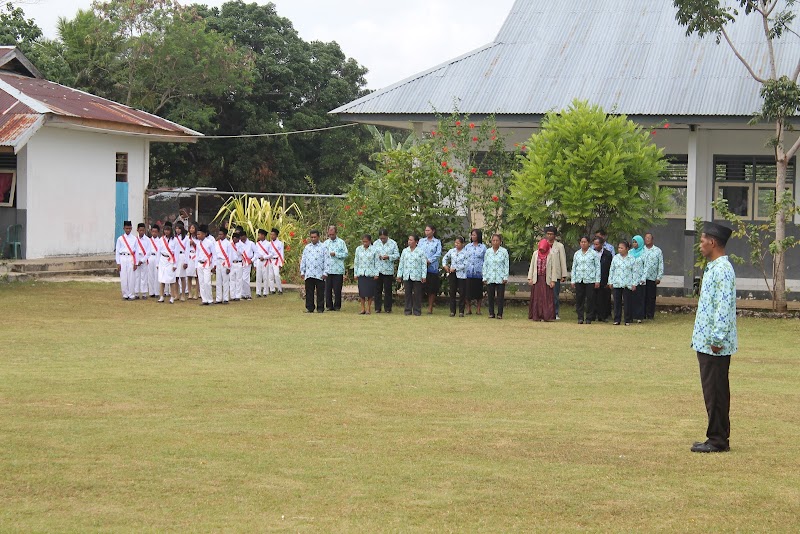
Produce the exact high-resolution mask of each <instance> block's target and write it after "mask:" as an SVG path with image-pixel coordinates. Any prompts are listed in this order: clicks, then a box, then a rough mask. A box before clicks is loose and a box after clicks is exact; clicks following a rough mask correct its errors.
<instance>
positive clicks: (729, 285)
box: [692, 256, 739, 356]
mask: <svg viewBox="0 0 800 534" xmlns="http://www.w3.org/2000/svg"><path fill="white" fill-rule="evenodd" d="M712 345H713V346H715V347H722V348H721V350H720V351H719V352H718V353H717V354H716V356H729V355H731V354H733V353H735V352H736V351H737V350H738V349H739V338H738V334H737V332H736V273H734V272H733V265H731V262H730V261H728V256H721V257H719V258H717V259H716V260H714V261H712V262H711V263H709V264H708V265H707V266H706V270H705V272H704V273H703V286H702V287H701V289H700V301H699V302H698V303H697V316H696V317H695V320H694V332H693V333H692V348H693V349H694V350H696V351H697V352H702V353H703V354H711V355H715V354H714V351H712V350H711V346H712Z"/></svg>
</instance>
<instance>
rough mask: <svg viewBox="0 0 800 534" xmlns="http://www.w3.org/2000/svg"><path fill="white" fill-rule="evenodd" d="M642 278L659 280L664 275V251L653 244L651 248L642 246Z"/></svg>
mask: <svg viewBox="0 0 800 534" xmlns="http://www.w3.org/2000/svg"><path fill="white" fill-rule="evenodd" d="M642 256H644V278H645V280H661V279H662V278H663V277H664V253H663V252H661V249H660V248H658V247H657V246H655V245H653V246H652V248H647V247H644V252H643V253H642Z"/></svg>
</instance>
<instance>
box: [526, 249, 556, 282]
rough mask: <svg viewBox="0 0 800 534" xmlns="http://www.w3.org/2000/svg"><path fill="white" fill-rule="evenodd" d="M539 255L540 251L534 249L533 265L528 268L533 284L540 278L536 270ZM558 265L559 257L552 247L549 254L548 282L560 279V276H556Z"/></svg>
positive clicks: (546, 276) (529, 278)
mask: <svg viewBox="0 0 800 534" xmlns="http://www.w3.org/2000/svg"><path fill="white" fill-rule="evenodd" d="M538 255H539V251H538V250H534V251H533V257H532V258H531V266H530V267H529V268H528V280H530V281H531V285H533V284H535V283H536V280H537V279H538V278H539V275H538V273H537V272H536V257H537V256H538ZM557 265H558V258H557V256H556V254H553V249H550V254H548V255H547V274H546V275H545V278H546V279H547V280H546V281H547V283H548V284H550V282H557V281H558V280H559V279H560V277H558V276H556V269H557Z"/></svg>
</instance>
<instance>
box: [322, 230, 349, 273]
mask: <svg viewBox="0 0 800 534" xmlns="http://www.w3.org/2000/svg"><path fill="white" fill-rule="evenodd" d="M323 245H324V246H325V249H326V250H327V251H328V256H329V257H330V260H329V261H328V272H327V273H326V274H344V270H345V268H344V260H346V259H347V257H348V256H349V253H348V252H347V244H346V243H345V242H344V239H340V238H338V237H337V238H336V239H327V240H326V241H325V242H324V243H323ZM331 252H334V253H336V255H335V256H331V255H330V253H331Z"/></svg>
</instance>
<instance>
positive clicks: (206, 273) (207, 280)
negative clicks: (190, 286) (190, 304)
mask: <svg viewBox="0 0 800 534" xmlns="http://www.w3.org/2000/svg"><path fill="white" fill-rule="evenodd" d="M197 285H198V286H200V299H201V300H202V301H203V302H214V294H213V293H212V291H211V265H210V264H209V265H208V266H207V267H203V266H202V265H198V266H197Z"/></svg>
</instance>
